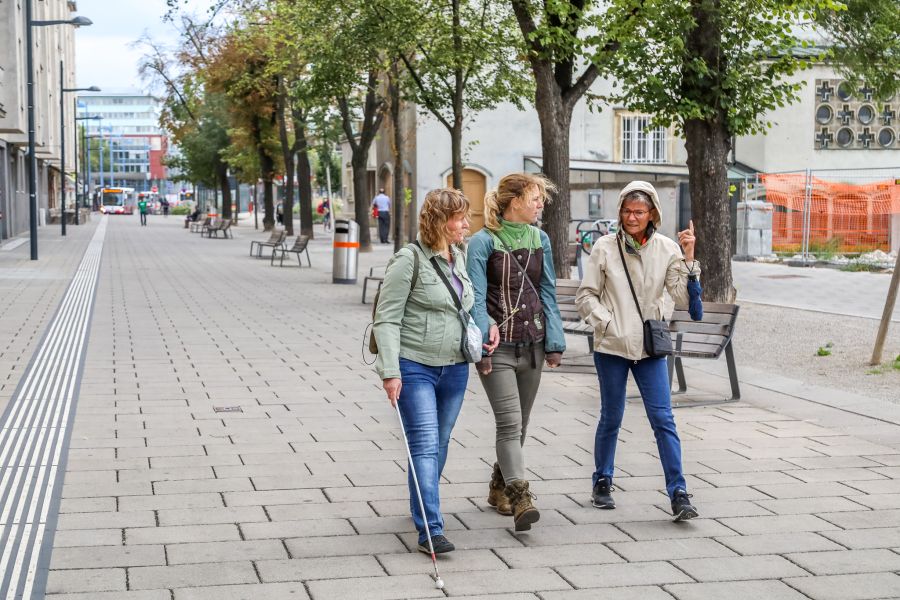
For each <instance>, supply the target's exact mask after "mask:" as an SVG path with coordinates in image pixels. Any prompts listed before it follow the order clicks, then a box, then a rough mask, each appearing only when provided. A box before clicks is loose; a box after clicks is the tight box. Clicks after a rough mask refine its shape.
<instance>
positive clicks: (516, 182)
mask: <svg viewBox="0 0 900 600" xmlns="http://www.w3.org/2000/svg"><path fill="white" fill-rule="evenodd" d="M531 188H534V189H536V190H537V191H538V194H539V195H540V197H541V199H542V200H543V202H544V204H547V203H549V202H550V199H551V198H550V194H551V193H553V192H555V191H556V186H555V185H553V183H552V182H550V181H549V180H548V179H547V178H545V177H544V176H543V175H536V174H533V173H510V174H509V175H504V176H503V178H502V179H501V180H500V183H499V184H498V185H497V189H496V190H493V191H491V192H488V194H487V195H486V196H485V197H484V226H485V227H487V228H488V229H490V230H491V231H499V230H500V217H501V216H503V213H504V212H505V211H506V209H507V208H508V207H509V205H510V203H512V201H513V200H515V199H516V198H524V197H525V192H527V191H528V190H529V189H531Z"/></svg>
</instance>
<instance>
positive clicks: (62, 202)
mask: <svg viewBox="0 0 900 600" xmlns="http://www.w3.org/2000/svg"><path fill="white" fill-rule="evenodd" d="M99 91H100V88H98V87H97V86H96V85H92V86H91V87H86V88H67V87H66V80H65V71H64V70H63V61H59V140H60V142H59V172H60V176H61V180H62V185H61V186H60V193H59V210H60V212H59V220H60V222H61V223H62V225H61V227H62V235H66V112H65V104H64V103H63V100H64V99H65V96H66V92H99ZM75 116H76V117H77V116H78V115H75ZM77 133H78V132H77V131H76V134H77ZM75 162H76V163H77V162H78V155H77V154H76V155H75ZM75 185H76V187H77V186H78V180H77V179H76V180H75ZM75 224H76V225H78V191H77V190H76V191H75Z"/></svg>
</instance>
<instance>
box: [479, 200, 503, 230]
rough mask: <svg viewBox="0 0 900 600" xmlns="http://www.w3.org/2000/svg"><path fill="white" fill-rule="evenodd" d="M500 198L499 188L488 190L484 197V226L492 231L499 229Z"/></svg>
mask: <svg viewBox="0 0 900 600" xmlns="http://www.w3.org/2000/svg"><path fill="white" fill-rule="evenodd" d="M502 213H503V211H502V210H500V198H499V194H498V193H497V190H493V191H491V192H488V193H487V195H486V196H485V197H484V226H485V227H487V228H488V229H490V230H491V231H499V229H500V215H501V214H502Z"/></svg>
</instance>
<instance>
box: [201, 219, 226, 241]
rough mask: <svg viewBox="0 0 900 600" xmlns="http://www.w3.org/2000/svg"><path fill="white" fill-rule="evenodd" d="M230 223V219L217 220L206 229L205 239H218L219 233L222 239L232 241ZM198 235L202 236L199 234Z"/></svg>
mask: <svg viewBox="0 0 900 600" xmlns="http://www.w3.org/2000/svg"><path fill="white" fill-rule="evenodd" d="M231 223H232V221H231V219H219V220H218V221H216V223H215V224H213V225H210V226H209V227H207V228H206V237H208V238H210V239H212V238H213V237H219V234H220V233H221V234H222V237H223V238H225V239H227V238H229V237H231V238H232V239H233V238H234V234H233V233H231ZM200 235H203V234H202V233H201V234H200Z"/></svg>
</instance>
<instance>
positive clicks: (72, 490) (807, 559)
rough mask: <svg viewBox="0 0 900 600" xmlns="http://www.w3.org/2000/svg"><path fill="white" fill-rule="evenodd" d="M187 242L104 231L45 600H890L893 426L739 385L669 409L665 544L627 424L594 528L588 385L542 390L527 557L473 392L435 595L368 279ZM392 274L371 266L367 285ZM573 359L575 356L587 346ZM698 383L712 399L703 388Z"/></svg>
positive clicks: (633, 429)
mask: <svg viewBox="0 0 900 600" xmlns="http://www.w3.org/2000/svg"><path fill="white" fill-rule="evenodd" d="M180 222H181V221H180V218H178V217H170V218H169V219H168V220H166V219H163V218H162V217H151V219H150V224H149V227H146V228H141V227H138V221H137V218H136V217H135V218H133V219H129V218H127V217H125V218H111V220H110V223H109V228H108V230H107V237H106V245H105V249H104V257H103V265H102V273H101V275H100V280H99V283H98V292H97V300H96V306H95V311H94V317H93V321H92V328H91V333H90V340H89V346H88V355H87V360H86V363H85V369H84V376H83V379H82V382H81V390H80V399H79V404H78V408H77V413H76V417H75V426H74V431H73V434H72V441H71V447H70V449H69V453H68V466H67V471H66V478H65V485H64V487H63V490H62V502H61V506H60V516H59V522H58V530H57V532H56V534H55V539H54V546H53V554H52V557H51V571H50V573H49V577H48V582H47V594H48V597H50V598H53V599H55V600H75V599H79V600H81V599H84V600H87V599H91V600H97V599H99V600H104V599H112V598H115V599H120V598H121V599H123V600H157V599H160V600H161V599H172V598H174V599H175V600H188V599H190V600H199V599H205V598H216V599H254V600H258V599H269V598H271V599H293V598H297V599H306V598H312V599H314V600H325V599H342V598H365V599H367V600H377V599H385V600H392V599H401V598H440V597H445V596H450V597H467V598H484V599H486V598H491V599H493V600H536V599H541V600H573V599H582V598H597V597H601V595H603V594H606V593H610V594H614V595H615V597H616V599H617V600H622V599H631V598H641V599H645V600H648V599H649V600H656V599H664V598H666V599H673V598H675V599H679V600H688V599H694V598H725V597H728V598H730V599H732V600H737V599H743V598H760V597H764V598H773V599H780V598H786V599H788V598H789V599H795V598H796V599H802V598H814V599H822V600H827V599H831V598H841V599H842V600H843V599H849V598H900V508H898V505H900V415H898V414H896V412H890V411H892V410H894V411H896V410H897V409H896V407H893V408H892V407H890V406H885V407H884V412H883V413H881V414H874V413H875V412H877V407H878V405H877V404H875V403H871V404H867V405H866V406H867V407H868V410H866V411H861V410H853V407H854V406H857V405H859V404H860V403H861V402H862V400H864V399H862V400H860V399H858V398H856V397H854V396H853V395H852V394H850V393H849V392H842V391H839V390H825V389H822V390H818V389H813V390H809V389H806V390H800V389H796V388H793V387H791V382H790V381H789V380H784V379H783V378H779V377H778V376H777V374H771V373H759V372H755V371H754V370H753V369H752V366H747V367H746V368H744V367H743V366H742V367H741V374H742V377H744V379H743V391H744V400H743V401H742V402H740V403H733V404H719V405H711V406H697V407H692V408H684V409H679V410H677V411H676V420H677V423H678V427H679V430H680V434H681V437H682V439H683V442H684V459H685V468H686V472H687V477H688V483H689V487H690V489H691V491H692V493H693V494H694V500H695V501H696V503H697V505H698V507H699V509H700V512H701V514H702V515H703V518H701V519H697V520H694V521H690V522H687V523H680V524H675V523H672V522H671V520H670V516H669V513H668V510H669V507H668V499H667V497H666V496H665V493H664V485H663V479H662V474H661V468H660V466H659V463H658V460H657V457H656V448H655V444H654V443H653V436H652V432H651V431H650V428H649V425H648V424H647V421H646V417H645V416H644V413H643V410H642V408H641V407H640V406H639V404H638V403H637V402H636V401H633V402H631V403H630V404H629V407H628V410H627V411H626V416H625V422H624V425H623V431H622V435H621V439H620V445H619V451H618V456H617V465H618V467H619V471H618V477H617V479H616V486H617V488H618V491H617V492H616V499H617V503H618V508H617V509H616V510H614V511H600V510H596V509H594V508H592V507H591V506H590V473H591V471H592V462H593V460H592V445H593V430H594V425H595V423H596V418H597V412H598V390H597V382H596V379H595V378H594V377H593V376H591V375H587V374H577V373H547V374H545V377H544V381H543V384H542V387H541V390H540V393H539V398H538V402H537V407H536V409H535V413H534V415H533V418H532V425H531V429H530V432H529V439H528V441H527V448H526V457H527V464H528V465H529V472H530V475H531V478H532V482H533V483H532V485H533V488H532V489H533V491H534V492H535V493H536V494H537V500H536V504H537V506H538V507H539V508H540V509H541V511H542V518H541V521H540V522H539V523H538V524H536V525H535V526H534V528H533V529H532V531H530V532H527V533H519V534H517V533H515V532H514V531H513V530H512V527H511V525H512V521H511V518H509V517H502V516H499V515H497V514H496V513H495V512H494V511H493V509H491V508H490V507H489V506H488V505H487V503H486V492H487V481H488V478H489V476H490V465H491V464H492V463H493V461H494V456H493V437H494V431H493V420H492V417H491V413H490V409H489V407H488V404H487V401H486V398H485V396H484V393H483V391H482V390H481V386H480V383H479V382H478V380H477V378H476V377H475V376H474V375H473V376H472V377H471V378H470V381H469V388H468V389H469V392H468V394H467V397H466V402H465V405H464V407H463V410H462V414H461V416H460V419H459V422H458V424H457V426H456V429H455V431H454V438H453V442H452V446H451V449H450V456H449V461H448V463H447V467H446V471H445V475H444V479H445V481H444V483H443V484H442V487H441V492H442V500H443V510H444V513H445V517H446V520H447V535H448V537H449V538H450V539H451V540H453V541H454V543H455V544H456V545H457V548H458V550H457V551H456V552H454V553H451V554H449V555H446V556H442V557H440V559H439V566H440V569H441V573H442V576H443V579H444V581H445V583H446V587H445V588H444V590H443V591H441V590H436V589H435V588H434V585H433V583H432V581H431V579H430V577H429V573H430V569H431V565H430V561H429V559H428V558H427V557H426V556H424V555H421V554H419V553H417V552H415V548H414V547H415V534H414V532H413V527H412V523H411V520H410V519H409V516H408V497H407V490H406V484H405V473H404V470H405V468H406V459H405V451H404V448H403V442H402V440H401V439H400V437H399V429H398V426H397V424H396V416H395V413H394V412H393V411H392V410H391V408H390V405H389V404H388V403H387V401H386V400H385V399H384V395H383V392H382V391H381V389H380V382H379V381H378V379H377V377H376V376H375V374H374V372H373V370H372V368H371V367H369V366H366V365H365V364H364V363H363V362H362V358H361V350H362V338H363V330H364V329H365V325H366V323H367V322H368V321H369V315H370V310H371V306H370V305H365V306H363V305H362V304H360V292H361V279H360V285H356V286H339V285H332V284H331V274H330V271H331V265H330V247H329V242H328V239H327V238H323V239H317V240H315V241H314V242H313V243H312V244H311V246H310V248H311V255H312V263H313V268H312V269H309V268H303V269H299V268H297V267H296V266H292V267H287V266H286V267H284V268H278V267H270V266H269V262H268V260H258V259H255V258H250V257H249V256H248V249H249V244H250V240H253V239H262V238H263V237H264V235H263V234H262V233H261V232H256V231H254V230H253V229H252V226H247V225H246V224H245V223H242V224H241V225H240V226H239V227H237V228H236V229H235V239H233V240H221V239H219V240H216V239H213V240H207V239H205V238H204V239H201V238H200V237H199V235H197V234H191V233H189V232H188V231H186V230H184V229H183V228H181V226H180ZM94 226H95V225H92V226H88V227H83V228H80V229H81V231H78V234H77V235H78V236H82V237H84V240H85V241H86V239H87V238H88V237H89V236H88V234H89V233H90V230H91V229H92V228H93V227H94ZM75 229H76V230H78V229H79V228H75ZM42 235H46V233H43V232H42ZM74 241H77V240H73V242H74ZM75 246H76V244H75V243H72V244H71V246H69V248H71V249H70V250H68V252H69V253H73V254H76V253H75V251H74V247H75ZM82 251H83V250H82ZM389 252H390V251H389V248H388V247H386V246H376V248H375V250H374V252H372V253H369V254H364V255H362V256H361V257H360V262H361V266H360V277H361V276H362V274H363V273H364V272H365V270H366V269H367V268H368V266H370V265H374V264H383V263H384V262H385V261H386V260H387V258H388V256H389ZM79 258H80V255H78V256H75V257H72V258H64V257H63V256H60V258H59V259H58V260H57V259H49V260H48V263H46V266H45V264H44V263H42V264H41V265H39V266H34V267H33V268H34V269H37V270H38V271H39V272H45V270H47V269H51V268H52V269H64V268H65V267H66V266H67V265H68V266H69V268H70V269H74V266H75V264H77V259H79ZM67 261H68V262H67ZM286 264H287V261H286ZM4 268H5V265H4V264H2V263H0V271H2V270H3V269H4ZM4 277H5V275H4ZM36 281H44V287H43V288H40V286H38V287H35V288H34V289H31V290H28V289H27V288H26V291H28V293H29V294H31V295H32V297H34V298H44V297H46V298H47V300H46V301H45V305H46V306H49V309H48V308H46V307H44V308H42V307H40V306H38V307H35V303H34V302H31V303H13V305H12V309H11V310H12V311H13V314H9V315H7V320H6V324H5V329H4V331H6V332H7V333H8V334H9V335H13V336H15V331H16V330H15V327H14V326H13V325H12V324H11V323H15V322H17V320H18V321H21V322H25V321H29V325H30V327H31V329H28V330H24V331H23V333H22V334H21V335H23V336H24V338H25V339H24V340H23V341H21V342H16V343H20V344H21V346H13V345H11V346H9V347H10V348H14V347H15V348H18V350H17V352H21V353H24V354H25V356H24V358H22V360H27V358H28V356H27V347H28V340H29V339H31V338H32V337H34V336H35V335H38V334H40V331H39V330H38V329H35V328H38V327H39V325H38V324H37V323H31V322H30V321H36V322H37V321H38V319H36V318H35V317H34V314H35V312H34V311H37V313H39V314H42V313H41V311H46V310H50V309H53V308H54V307H53V306H52V302H51V299H52V298H53V297H54V294H58V292H57V286H58V285H60V284H58V283H57V282H56V281H55V280H52V281H51V280H40V279H36ZM64 283H65V282H63V285H64ZM0 293H2V290H0ZM38 304H39V303H38ZM8 343H9V344H13V342H11V341H10V342H8ZM570 343H571V348H572V350H573V351H574V352H583V350H584V345H585V344H584V338H573V339H572V340H570ZM574 352H573V353H574ZM0 359H2V360H0V369H2V371H0V375H7V381H6V385H7V386H11V387H15V383H16V382H15V381H14V379H15V370H16V369H15V368H14V365H12V364H11V363H10V361H11V360H12V358H11V357H7V356H6V355H0ZM707 363H708V364H707ZM745 373H746V374H747V375H746V376H745ZM688 376H689V378H690V381H691V384H692V387H696V388H698V389H699V390H700V391H701V392H704V393H706V394H709V393H719V392H724V389H725V385H726V384H725V382H724V380H723V378H722V371H721V369H720V368H719V366H718V365H715V364H713V363H710V362H709V361H705V363H704V364H696V365H695V364H694V363H689V364H688ZM10 378H11V379H10ZM630 393H631V395H632V396H633V395H634V394H635V390H631V392H630ZM844 398H850V400H843V399H844ZM217 409H218V410H217ZM222 409H226V410H225V412H222ZM869 412H871V413H873V414H868V413H869Z"/></svg>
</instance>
